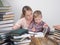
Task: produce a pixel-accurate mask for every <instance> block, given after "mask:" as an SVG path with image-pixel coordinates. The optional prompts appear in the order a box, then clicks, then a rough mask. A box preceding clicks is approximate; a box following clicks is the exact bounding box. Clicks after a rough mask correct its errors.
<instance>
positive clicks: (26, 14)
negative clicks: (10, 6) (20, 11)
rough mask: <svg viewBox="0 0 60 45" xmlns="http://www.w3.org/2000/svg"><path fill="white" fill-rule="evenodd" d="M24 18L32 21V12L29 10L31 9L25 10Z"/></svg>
mask: <svg viewBox="0 0 60 45" xmlns="http://www.w3.org/2000/svg"><path fill="white" fill-rule="evenodd" d="M25 18H26V19H27V20H30V21H32V19H33V14H32V11H31V10H28V11H26V13H25Z"/></svg>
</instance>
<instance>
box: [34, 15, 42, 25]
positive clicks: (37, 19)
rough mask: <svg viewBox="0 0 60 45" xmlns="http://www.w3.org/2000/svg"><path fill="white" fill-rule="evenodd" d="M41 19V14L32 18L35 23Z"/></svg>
mask: <svg viewBox="0 0 60 45" xmlns="http://www.w3.org/2000/svg"><path fill="white" fill-rule="evenodd" d="M41 20H42V16H41V15H39V16H38V17H36V18H34V21H35V23H37V24H39V23H40V22H41Z"/></svg>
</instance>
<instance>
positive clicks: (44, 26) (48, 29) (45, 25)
mask: <svg viewBox="0 0 60 45" xmlns="http://www.w3.org/2000/svg"><path fill="white" fill-rule="evenodd" d="M43 28H47V33H46V34H49V32H50V27H49V26H48V25H47V24H46V23H45V24H44V25H43Z"/></svg>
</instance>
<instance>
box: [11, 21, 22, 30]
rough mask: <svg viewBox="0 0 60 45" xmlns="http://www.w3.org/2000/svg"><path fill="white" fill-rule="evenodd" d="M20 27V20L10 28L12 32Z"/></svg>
mask: <svg viewBox="0 0 60 45" xmlns="http://www.w3.org/2000/svg"><path fill="white" fill-rule="evenodd" d="M21 26H22V20H18V21H17V23H15V24H14V26H13V27H12V29H13V30H16V29H19V28H20V27H21Z"/></svg>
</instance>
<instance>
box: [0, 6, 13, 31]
mask: <svg viewBox="0 0 60 45" xmlns="http://www.w3.org/2000/svg"><path fill="white" fill-rule="evenodd" d="M13 23H14V14H13V12H12V10H11V6H0V32H6V31H9V30H12V26H13Z"/></svg>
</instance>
